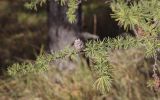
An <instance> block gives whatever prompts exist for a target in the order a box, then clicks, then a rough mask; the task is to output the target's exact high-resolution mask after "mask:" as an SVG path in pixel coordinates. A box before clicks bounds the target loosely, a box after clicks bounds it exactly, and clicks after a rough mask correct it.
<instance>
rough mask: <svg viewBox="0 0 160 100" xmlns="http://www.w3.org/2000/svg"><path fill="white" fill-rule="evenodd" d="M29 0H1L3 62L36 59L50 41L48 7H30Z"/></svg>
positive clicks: (7, 63) (0, 32)
mask: <svg viewBox="0 0 160 100" xmlns="http://www.w3.org/2000/svg"><path fill="white" fill-rule="evenodd" d="M24 2H25V0H1V1H0V4H1V6H0V37H1V39H0V54H1V56H0V65H1V66H8V65H11V64H13V63H14V62H17V61H18V62H24V61H27V60H33V59H35V57H36V56H37V55H38V54H39V51H40V49H41V48H43V46H45V43H46V33H47V16H46V10H45V7H43V8H40V10H39V11H31V10H27V9H26V8H25V7H24Z"/></svg>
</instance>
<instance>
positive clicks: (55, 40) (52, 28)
mask: <svg viewBox="0 0 160 100" xmlns="http://www.w3.org/2000/svg"><path fill="white" fill-rule="evenodd" d="M66 11H67V6H61V5H60V4H58V2H56V1H55V0H48V25H49V32H48V42H49V43H48V44H49V50H50V52H55V51H57V50H61V49H63V48H64V47H66V46H69V45H71V44H73V42H74V40H75V39H76V38H77V36H78V34H80V22H81V18H80V16H81V10H80V9H79V10H77V18H78V21H77V22H76V23H74V24H71V23H70V22H68V19H67V17H66Z"/></svg>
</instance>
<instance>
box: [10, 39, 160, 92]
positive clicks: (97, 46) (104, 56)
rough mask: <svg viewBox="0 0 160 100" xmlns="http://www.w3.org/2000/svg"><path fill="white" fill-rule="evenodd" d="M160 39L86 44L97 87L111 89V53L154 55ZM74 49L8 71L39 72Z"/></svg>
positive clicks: (21, 73)
mask: <svg viewBox="0 0 160 100" xmlns="http://www.w3.org/2000/svg"><path fill="white" fill-rule="evenodd" d="M153 41H154V42H153ZM159 43H160V42H159V40H156V41H155V39H154V38H153V37H145V38H134V37H130V36H128V37H117V38H115V39H111V38H108V39H105V40H103V41H91V42H88V43H87V44H86V48H85V50H84V51H85V55H86V56H87V57H88V58H90V59H91V66H92V67H91V69H92V71H93V73H95V77H96V78H97V80H96V81H95V83H94V86H95V88H97V89H98V90H100V91H102V92H103V93H104V92H105V91H109V90H110V88H111V84H112V80H113V79H114V77H113V72H114V71H113V70H114V69H113V67H112V66H111V62H110V61H109V59H108V58H109V55H110V54H111V53H112V52H114V51H117V50H127V49H133V48H137V49H140V50H141V51H143V52H144V55H145V57H147V58H148V57H153V56H154V55H155V54H156V51H157V49H158V48H159ZM76 54H77V53H76V52H75V51H74V49H70V48H68V49H65V50H64V51H60V52H57V53H55V54H53V55H44V56H40V57H38V58H37V60H36V61H35V63H33V64H31V63H28V64H21V65H19V64H14V65H13V66H12V67H10V68H9V70H8V72H9V74H10V75H11V76H22V75H25V74H27V73H37V72H41V71H43V70H46V69H47V66H48V65H49V62H50V61H54V60H56V59H58V58H64V57H70V56H72V55H76Z"/></svg>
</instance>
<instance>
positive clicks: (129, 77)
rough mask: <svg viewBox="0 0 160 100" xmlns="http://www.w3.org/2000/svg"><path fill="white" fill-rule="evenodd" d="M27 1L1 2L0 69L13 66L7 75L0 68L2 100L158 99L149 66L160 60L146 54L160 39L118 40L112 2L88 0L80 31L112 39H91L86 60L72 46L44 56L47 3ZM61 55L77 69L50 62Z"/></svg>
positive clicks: (152, 51) (6, 72) (6, 0)
mask: <svg viewBox="0 0 160 100" xmlns="http://www.w3.org/2000/svg"><path fill="white" fill-rule="evenodd" d="M26 1H27V0H0V54H1V55H0V71H3V70H4V69H6V68H8V67H9V68H8V69H7V70H6V71H4V73H3V74H4V75H1V74H2V73H1V72H0V100H160V99H159V97H160V95H159V92H157V91H155V89H154V86H155V85H156V86H155V87H156V88H158V89H159V87H160V80H159V79H158V81H157V80H154V79H153V77H152V74H153V69H152V67H151V66H153V64H154V63H155V62H156V61H157V62H156V64H157V65H156V66H159V64H160V62H159V61H158V60H159V58H156V61H155V62H154V60H155V59H153V58H152V57H148V58H147V57H146V55H147V54H151V55H154V53H155V52H156V50H157V48H158V49H159V47H158V46H157V45H158V43H159V42H160V41H159V40H158V39H157V41H155V38H150V37H149V38H148V37H145V38H135V37H132V36H126V37H123V36H121V37H117V38H114V37H116V36H118V35H120V34H122V33H124V32H125V31H124V29H123V28H121V27H119V26H118V25H117V22H116V21H115V19H112V18H111V16H110V14H111V13H112V11H111V8H110V7H109V5H108V4H105V3H104V2H105V0H99V1H98V0H87V1H86V2H84V3H83V6H82V9H83V13H82V27H81V28H82V30H83V31H85V32H89V33H92V34H95V35H98V36H99V37H100V40H102V39H104V38H106V37H111V38H106V39H105V40H104V41H91V42H87V43H86V48H85V50H86V51H85V53H86V56H87V57H88V58H87V57H86V58H83V57H82V58H81V57H79V55H78V56H77V55H76V54H77V53H75V52H73V51H72V50H71V51H67V50H66V51H64V52H63V51H61V52H60V53H59V52H58V53H57V54H56V53H55V55H54V54H53V55H48V54H46V55H45V54H44V55H43V54H42V53H44V52H46V51H47V49H48V45H47V44H48V43H47V42H48V40H47V34H48V16H47V5H46V4H44V5H43V6H42V7H39V6H38V9H37V10H31V9H27V8H26V7H24V4H25V2H26ZM125 7H126V6H125ZM125 7H124V8H125ZM127 7H128V5H127ZM128 8H129V7H128ZM133 8H134V7H133ZM132 10H133V9H132ZM122 11H123V9H122ZM131 15H132V13H131ZM125 18H126V17H125ZM122 20H123V19H122ZM133 21H135V20H133ZM129 24H130V23H129ZM142 45H143V46H144V45H145V47H143V46H142ZM153 47H155V48H153ZM155 49H156V50H155ZM69 50H70V49H69ZM154 51H155V52H154ZM146 52H147V53H146ZM150 52H151V53H150ZM66 53H67V54H66ZM72 53H73V54H72ZM74 54H75V55H74ZM64 55H65V56H64ZM61 56H62V59H63V57H64V58H65V57H68V58H69V57H70V58H69V60H71V61H72V62H73V63H72V65H74V66H76V68H75V69H74V70H71V71H68V70H63V71H62V70H59V69H58V68H56V67H55V66H56V65H54V64H55V63H54V64H52V62H50V61H52V60H53V61H54V60H55V59H56V60H57V58H58V60H59V58H60V59H61ZM156 56H157V55H156ZM56 57H57V58H56ZM51 58H52V59H51ZM86 59H87V61H86ZM63 60H66V59H63ZM67 64H68V63H67ZM110 66H111V67H110ZM159 70H160V69H159V68H157V69H156V71H157V72H158V71H159ZM158 76H159V73H158ZM100 79H101V80H100ZM150 79H151V80H150ZM148 81H149V82H150V83H153V84H152V85H153V86H150V87H151V88H148V87H147V86H148ZM154 81H156V82H157V83H154ZM96 86H97V87H96ZM98 86H99V87H98ZM99 88H100V89H99ZM101 90H102V91H101ZM103 90H109V91H103Z"/></svg>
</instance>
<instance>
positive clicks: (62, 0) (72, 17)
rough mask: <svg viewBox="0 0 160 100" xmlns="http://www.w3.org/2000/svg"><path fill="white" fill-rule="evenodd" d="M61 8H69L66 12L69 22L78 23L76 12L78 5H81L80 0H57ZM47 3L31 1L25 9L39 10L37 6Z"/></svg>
mask: <svg viewBox="0 0 160 100" xmlns="http://www.w3.org/2000/svg"><path fill="white" fill-rule="evenodd" d="M55 2H57V3H59V4H60V5H61V6H67V8H68V10H67V12H66V15H67V18H68V21H69V22H71V23H74V22H75V21H76V11H77V9H78V5H79V4H80V3H81V2H80V1H79V0H55ZM45 3H46V0H31V1H30V2H27V3H25V7H27V8H28V9H34V10H37V5H40V6H42V5H43V4H45Z"/></svg>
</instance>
